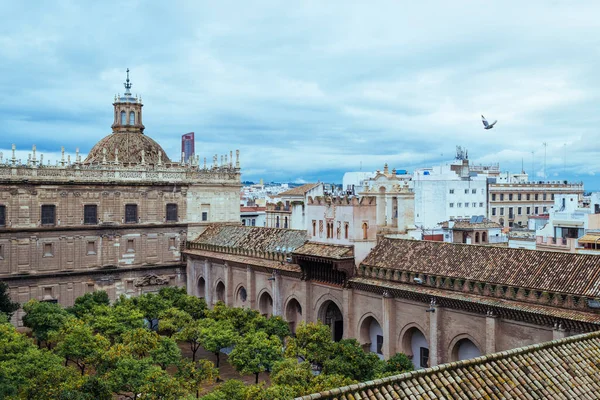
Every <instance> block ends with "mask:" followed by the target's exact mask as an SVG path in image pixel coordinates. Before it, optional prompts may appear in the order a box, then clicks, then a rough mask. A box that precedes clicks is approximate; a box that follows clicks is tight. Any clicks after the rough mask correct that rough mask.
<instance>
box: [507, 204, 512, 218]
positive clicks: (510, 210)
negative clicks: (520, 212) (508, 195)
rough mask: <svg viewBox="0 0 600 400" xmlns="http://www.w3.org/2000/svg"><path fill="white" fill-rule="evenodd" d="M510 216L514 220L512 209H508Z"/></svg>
mask: <svg viewBox="0 0 600 400" xmlns="http://www.w3.org/2000/svg"><path fill="white" fill-rule="evenodd" d="M508 216H509V217H510V218H513V208H512V207H508Z"/></svg>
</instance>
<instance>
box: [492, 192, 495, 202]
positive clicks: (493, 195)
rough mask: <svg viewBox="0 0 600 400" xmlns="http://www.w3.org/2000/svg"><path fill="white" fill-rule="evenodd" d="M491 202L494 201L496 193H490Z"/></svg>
mask: <svg viewBox="0 0 600 400" xmlns="http://www.w3.org/2000/svg"><path fill="white" fill-rule="evenodd" d="M492 201H496V193H492Z"/></svg>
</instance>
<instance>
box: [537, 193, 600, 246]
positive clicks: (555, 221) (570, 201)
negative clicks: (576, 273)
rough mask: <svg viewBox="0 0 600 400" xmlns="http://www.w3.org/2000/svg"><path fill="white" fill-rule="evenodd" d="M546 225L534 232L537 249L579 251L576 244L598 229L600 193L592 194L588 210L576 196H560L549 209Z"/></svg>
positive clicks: (557, 196)
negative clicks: (590, 231)
mask: <svg viewBox="0 0 600 400" xmlns="http://www.w3.org/2000/svg"><path fill="white" fill-rule="evenodd" d="M548 211H549V212H548V222H547V223H546V224H545V225H544V226H543V227H542V228H540V229H538V230H537V231H536V248H537V249H539V250H549V251H569V252H575V251H581V250H584V247H585V246H582V245H580V244H579V238H582V237H583V236H584V235H585V234H586V233H587V232H588V231H589V230H597V229H600V193H593V194H592V196H591V202H590V203H589V204H588V206H587V207H582V206H581V205H580V196H579V195H578V194H559V195H556V196H555V197H554V204H553V206H552V207H551V208H550V209H549V210H548Z"/></svg>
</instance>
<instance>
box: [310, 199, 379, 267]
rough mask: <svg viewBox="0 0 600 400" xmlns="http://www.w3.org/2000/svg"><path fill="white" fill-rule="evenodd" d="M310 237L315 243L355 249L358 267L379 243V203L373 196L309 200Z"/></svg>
mask: <svg viewBox="0 0 600 400" xmlns="http://www.w3.org/2000/svg"><path fill="white" fill-rule="evenodd" d="M305 212H306V221H307V223H308V227H307V231H308V238H309V240H311V241H313V242H318V243H328V244H336V245H346V246H353V249H354V258H355V262H356V263H357V264H359V263H360V262H361V261H362V260H363V259H364V258H365V257H366V256H367V254H369V252H370V251H371V249H372V248H373V247H375V244H376V242H377V224H376V218H377V204H376V199H375V197H373V196H362V197H361V198H360V199H359V198H358V197H356V196H351V197H348V196H344V197H338V196H334V197H331V196H324V197H322V196H317V197H315V198H314V199H313V198H312V197H310V196H309V197H308V202H307V204H306V208H305Z"/></svg>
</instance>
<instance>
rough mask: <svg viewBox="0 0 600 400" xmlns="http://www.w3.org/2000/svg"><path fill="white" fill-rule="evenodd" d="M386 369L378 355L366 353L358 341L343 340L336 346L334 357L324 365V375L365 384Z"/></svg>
mask: <svg viewBox="0 0 600 400" xmlns="http://www.w3.org/2000/svg"><path fill="white" fill-rule="evenodd" d="M384 368H385V363H384V362H383V361H381V360H380V359H379V357H377V355H376V354H374V353H365V352H364V351H363V349H362V348H361V347H360V345H359V343H358V341H357V340H356V339H343V340H340V341H339V342H337V343H335V344H334V349H333V356H332V357H331V358H330V359H329V360H326V361H325V363H324V364H323V373H325V374H329V375H333V374H336V375H342V376H345V377H347V378H350V379H354V380H357V381H360V382H364V381H368V380H371V379H373V377H374V376H375V375H377V374H378V373H381V372H383V369H384Z"/></svg>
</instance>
